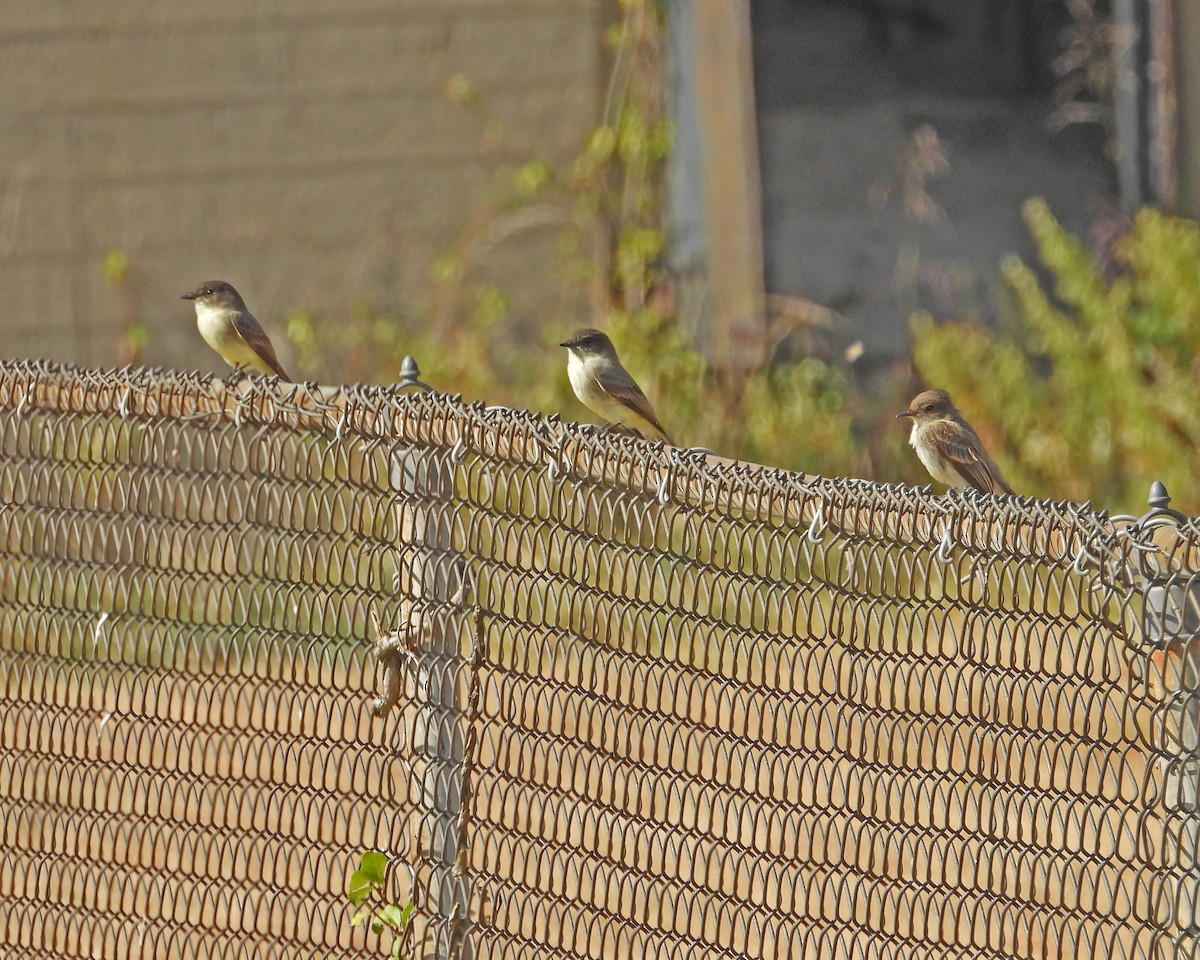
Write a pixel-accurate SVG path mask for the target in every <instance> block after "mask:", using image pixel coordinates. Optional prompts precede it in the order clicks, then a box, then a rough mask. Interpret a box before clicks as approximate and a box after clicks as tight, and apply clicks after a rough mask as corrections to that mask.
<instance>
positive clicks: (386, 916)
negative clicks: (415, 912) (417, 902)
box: [376, 903, 408, 930]
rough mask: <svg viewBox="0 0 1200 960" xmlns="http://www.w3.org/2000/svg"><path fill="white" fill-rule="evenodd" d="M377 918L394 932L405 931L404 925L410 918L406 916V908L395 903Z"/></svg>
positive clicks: (389, 905) (385, 908) (381, 911)
mask: <svg viewBox="0 0 1200 960" xmlns="http://www.w3.org/2000/svg"><path fill="white" fill-rule="evenodd" d="M376 916H377V917H379V919H380V920H382V921H383V922H384V923H386V924H387V925H388V926H389V927H391V928H392V929H393V930H403V929H404V925H405V924H406V923H408V918H407V917H406V916H405V915H404V908H402V907H400V906H398V905H397V904H394V903H389V904H388V905H387V906H386V907H384V908H383V909H382V910H380V911H379V913H377V914H376Z"/></svg>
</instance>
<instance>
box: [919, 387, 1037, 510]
mask: <svg viewBox="0 0 1200 960" xmlns="http://www.w3.org/2000/svg"><path fill="white" fill-rule="evenodd" d="M896 416H897V417H911V418H912V422H913V427H912V433H911V434H910V435H909V438H908V442H909V443H910V444H912V448H913V449H914V450H916V451H917V456H918V457H920V458H921V462H922V463H923V464H925V469H926V470H928V471H929V472H930V474H931V475H932V476H933V479H934V480H937V481H938V482H939V483H944V484H947V485H948V486H951V487H974V488H975V489H976V490H978V491H980V492H981V493H1013V492H1014V491H1013V488H1012V487H1010V486H1009V485H1008V481H1007V480H1005V479H1004V474H1002V473H1001V472H1000V468H999V467H998V466H996V461H995V460H993V459H992V458H991V457H989V456H988V454H987V451H986V450H984V449H983V441H982V440H980V439H979V434H977V433H976V432H975V431H974V430H973V429H972V428H971V425H970V424H969V423H967V421H966V420H964V419H963V417H962V414H961V413H959V412H958V410H957V409H956V408H955V406H954V403H953V401H952V400H951V399H950V394H948V393H947V392H946V391H945V390H926V391H925V392H924V393H919V394H917V396H916V397H914V398H913V402H912V403H910V404H909V405H908V409H907V410H904V411H901V412H900V413H898V414H896Z"/></svg>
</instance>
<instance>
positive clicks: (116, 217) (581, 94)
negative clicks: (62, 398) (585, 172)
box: [0, 0, 604, 381]
mask: <svg viewBox="0 0 1200 960" xmlns="http://www.w3.org/2000/svg"><path fill="white" fill-rule="evenodd" d="M602 6H603V3H602V0H337V2H336V3H330V2H328V0H205V2H204V3H196V2H194V0H193V2H185V0H105V2H103V3H98V2H89V0H5V2H4V3H3V5H0V90H2V91H3V92H4V95H3V97H0V303H2V304H3V309H2V310H0V331H3V338H2V344H3V345H2V346H0V352H2V354H3V355H5V356H45V357H54V358H56V359H62V360H66V361H72V362H79V363H101V364H111V363H114V362H116V360H117V347H116V344H117V339H116V336H115V333H114V331H115V330H116V329H117V325H118V322H119V318H120V316H121V315H122V311H123V310H124V311H125V312H132V314H133V315H134V316H136V317H137V318H138V319H139V320H140V321H141V322H143V323H144V324H145V325H146V326H147V328H148V331H149V334H150V338H151V339H150V345H149V347H148V348H147V350H146V354H145V362H149V363H156V364H163V365H167V366H173V367H188V368H192V367H199V368H201V369H214V370H220V369H222V365H221V363H220V361H219V360H218V359H217V358H216V357H215V356H214V355H212V354H210V353H209V352H208V351H207V349H206V348H205V347H204V346H203V344H202V343H201V342H200V340H199V338H198V336H197V334H196V333H195V328H194V323H193V319H192V313H191V307H190V305H189V304H188V303H186V302H185V301H182V300H180V299H179V294H181V293H183V292H184V291H186V290H188V289H190V288H191V287H193V286H195V284H196V283H198V282H199V281H201V280H205V279H210V278H222V279H226V280H229V281H230V282H232V283H233V284H234V285H235V286H236V287H238V289H239V290H241V291H242V293H243V294H244V295H245V297H246V299H247V301H248V303H249V305H250V308H251V309H252V310H253V311H254V312H255V314H256V315H257V316H258V317H259V319H260V320H261V321H263V322H264V323H265V324H266V325H267V326H268V329H271V330H273V331H274V332H276V333H277V337H276V339H277V340H278V339H279V334H280V333H281V327H282V323H283V318H284V314H285V312H286V310H287V309H288V308H291V307H302V308H306V309H312V310H316V311H329V312H331V313H332V314H334V315H336V313H337V311H339V310H344V309H345V308H346V307H347V305H348V304H351V303H354V302H364V301H365V302H369V303H372V304H377V305H380V306H382V307H384V308H391V309H397V310H399V311H400V312H402V313H409V312H411V311H409V309H408V307H409V305H411V304H412V302H413V301H414V298H417V297H419V296H420V295H421V289H422V286H423V284H424V282H425V278H426V276H427V275H428V269H429V266H430V264H431V263H432V261H433V259H434V258H435V257H437V256H438V255H440V254H441V253H443V252H445V250H446V249H447V248H448V247H449V246H450V245H451V244H452V243H453V242H454V240H455V238H456V237H458V236H459V234H460V231H461V230H462V228H463V226H464V224H465V223H467V221H468V220H469V218H470V217H471V215H472V213H474V212H475V211H477V210H478V209H479V207H480V204H481V203H483V202H484V201H485V200H486V198H487V197H488V196H489V195H491V193H492V192H493V189H494V185H495V184H496V183H497V178H498V177H499V176H500V175H501V171H503V170H505V169H511V168H512V167H513V166H515V165H516V164H518V163H521V162H524V161H525V160H527V159H531V158H533V157H547V158H552V159H565V158H568V157H570V156H571V155H572V154H573V153H574V151H575V150H576V149H577V148H578V147H579V145H580V144H581V143H582V142H583V138H584V137H585V136H586V133H587V131H588V130H589V129H591V127H592V126H594V124H595V122H596V116H597V111H598V109H599V104H600V100H601V97H602V95H603V79H604V78H603V76H602V72H603V69H602V64H601V62H600V61H601V49H602V47H601V31H602V29H603V25H602V13H603V11H602V9H601V8H602ZM457 74H462V75H464V76H466V77H467V78H469V79H470V80H471V81H472V82H473V83H474V84H475V85H476V86H477V87H478V89H479V90H480V91H481V93H482V95H483V105H482V107H481V108H479V109H471V108H469V107H466V106H463V105H461V104H457V103H454V102H452V101H451V99H450V98H449V97H448V96H447V94H446V82H447V80H448V79H449V78H450V77H452V76H454V75H457ZM522 242H526V241H516V243H517V244H518V245H517V246H516V247H515V248H510V249H508V250H506V251H505V253H504V256H505V270H506V273H507V275H508V277H509V279H510V280H511V281H513V282H514V283H517V282H518V281H522V279H523V274H522V272H523V271H527V273H528V277H527V282H525V283H524V284H523V286H524V287H525V295H524V299H523V300H522V301H520V302H518V303H517V305H516V309H518V310H525V311H529V312H536V311H538V310H541V309H547V308H548V307H549V305H550V304H557V302H558V301H557V299H556V298H555V297H554V296H553V294H552V292H551V291H550V285H551V284H552V280H551V273H550V271H548V270H547V269H546V267H545V265H544V264H543V263H540V262H539V261H541V260H543V259H544V257H543V251H544V248H545V246H546V243H545V238H538V237H536V236H534V237H531V238H530V239H529V240H528V241H527V243H528V255H527V256H525V255H522V249H521V247H520V243H522ZM114 251H115V252H120V253H122V254H124V255H125V256H126V257H128V260H129V264H130V271H129V286H128V290H127V292H126V293H125V294H124V296H125V298H126V301H127V302H126V303H125V304H124V305H123V304H122V294H121V293H120V292H119V291H117V290H115V289H114V288H113V286H112V285H111V284H110V283H109V282H108V281H106V279H105V277H104V273H103V269H102V264H103V262H104V259H105V257H106V255H108V254H109V253H111V252H114ZM514 270H515V271H516V274H515V275H514V272H513V271H514ZM128 301H131V302H128ZM572 319H575V318H572ZM570 322H571V321H570V320H569V319H566V318H564V324H565V325H569V324H570ZM283 352H284V353H285V354H286V348H285V350H284V351H283ZM317 373H318V376H319V377H320V379H322V380H327V381H336V380H338V379H340V376H339V371H336V370H324V371H318V372H317Z"/></svg>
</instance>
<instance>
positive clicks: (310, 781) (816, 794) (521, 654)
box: [0, 363, 1200, 960]
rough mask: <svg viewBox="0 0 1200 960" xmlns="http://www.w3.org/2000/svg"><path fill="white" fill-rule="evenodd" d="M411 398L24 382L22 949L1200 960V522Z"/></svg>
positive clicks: (12, 455)
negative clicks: (402, 942)
mask: <svg viewBox="0 0 1200 960" xmlns="http://www.w3.org/2000/svg"><path fill="white" fill-rule="evenodd" d="M409 386H411V385H404V386H401V387H396V388H390V389H383V388H359V389H346V390H342V391H323V390H318V389H316V388H312V387H305V386H296V387H292V386H278V385H273V384H268V383H265V382H263V381H251V380H240V381H234V382H222V381H217V380H210V379H207V378H198V377H192V376H185V375H180V374H173V373H164V372H161V371H158V372H156V371H120V372H116V373H97V372H91V371H79V370H71V369H65V368H60V367H55V366H50V365H45V364H24V363H8V364H0V602H2V606H0V671H2V674H0V708H2V711H3V712H2V717H0V944H3V956H5V957H10V958H35V957H36V958H50V957H54V958H61V957H102V958H106V960H108V958H114V960H118V958H119V960H125V958H139V960H151V958H154V960H160V958H175V957H180V958H234V957H237V958H241V957H253V958H260V957H261V958H268V957H269V958H288V960H293V958H313V960H317V958H321V960H325V958H342V957H345V958H349V957H361V956H367V955H372V952H374V953H376V954H381V953H383V952H384V950H385V949H386V946H385V945H381V944H380V942H379V941H377V940H376V939H375V938H373V937H372V936H370V935H368V934H365V933H364V932H363V931H362V930H361V929H355V930H352V929H351V927H350V925H349V917H350V911H349V910H348V909H347V907H346V905H345V900H344V887H345V882H346V879H347V877H348V874H349V872H350V871H351V869H352V868H353V865H354V863H355V862H356V860H357V857H358V854H359V853H360V852H361V851H362V850H363V849H366V848H378V849H381V850H384V851H387V852H388V853H389V854H390V855H391V856H392V858H393V861H394V862H395V863H397V864H399V865H400V870H399V873H398V875H397V877H396V878H395V879H396V888H395V894H396V896H397V897H399V898H401V899H403V898H406V897H408V896H410V895H411V896H412V897H413V898H414V899H415V901H416V905H417V909H416V912H415V914H414V920H413V925H412V928H411V941H410V942H409V943H408V944H407V946H406V949H407V951H408V953H409V955H410V956H412V957H435V956H436V957H443V958H450V957H454V958H457V957H460V956H462V957H495V958H500V957H503V958H553V957H596V958H631V960H632V958H664V960H665V958H672V960H674V958H685V957H687V958H692V957H706V958H707V957H712V958H720V957H728V958H733V957H738V958H742V957H755V958H758V957H764V958H765V957H770V958H779V957H794V958H805V960H817V958H821V960H825V958H880V960H882V958H897V960H899V958H923V957H963V958H967V957H970V958H1002V957H1003V958H1010V957H1021V958H1026V957H1028V958H1050V957H1055V958H1059V957H1063V958H1075V957H1081V958H1082V957H1088V958H1092V957H1130V958H1141V957H1145V958H1179V957H1195V956H1197V955H1200V954H1198V952H1197V951H1198V947H1197V913H1198V908H1197V899H1196V897H1197V891H1198V890H1200V880H1198V876H1197V870H1198V868H1197V842H1198V841H1197V837H1198V830H1197V824H1198V822H1200V814H1198V813H1197V808H1196V798H1195V783H1196V777H1197V766H1196V764H1197V755H1198V750H1197V743H1196V716H1197V714H1198V713H1200V710H1198V709H1197V706H1196V703H1197V701H1196V694H1195V690H1196V674H1197V662H1198V653H1197V640H1196V637H1197V631H1198V624H1200V603H1198V602H1197V596H1198V595H1200V576H1198V575H1197V571H1198V570H1200V526H1198V525H1197V523H1196V522H1195V521H1192V520H1186V519H1185V518H1182V517H1180V516H1178V515H1176V514H1173V513H1172V512H1171V511H1170V510H1169V509H1168V507H1167V504H1166V502H1165V500H1164V499H1162V498H1161V497H1160V498H1159V499H1156V501H1155V507H1154V509H1152V510H1151V511H1150V513H1149V514H1148V515H1147V516H1146V517H1143V518H1141V519H1134V518H1107V517H1105V516H1104V515H1101V514H1097V513H1095V512H1093V511H1092V510H1091V509H1089V508H1085V507H1079V506H1077V505H1073V504H1065V503H1049V502H1045V501H1032V500H1026V499H1018V498H1003V499H992V498H979V497H974V496H962V495H951V496H933V495H931V494H929V493H928V492H922V491H918V490H914V489H911V488H905V487H895V486H882V485H878V484H872V483H865V482H859V481H846V480H827V479H820V478H806V477H803V476H800V475H797V474H791V473H786V472H783V471H776V470H769V469H765V468H760V467H755V466H750V465H746V464H738V463H731V462H727V461H720V460H718V459H716V458H714V457H710V456H706V455H705V454H703V453H701V452H696V451H682V450H673V449H663V448H658V447H654V446H651V445H647V444H642V443H635V442H633V441H630V440H626V439H623V438H620V437H612V436H610V437H597V436H594V435H593V434H591V433H589V432H587V431H585V430H583V429H580V428H578V427H575V426H568V425H564V424H561V423H558V422H555V421H553V420H545V419H542V418H539V417H536V416H533V415H531V414H527V413H519V412H516V411H512V410H506V409H499V408H484V407H482V406H480V405H466V404H463V403H461V402H458V401H456V400H453V399H450V398H447V397H444V396H440V395H434V394H429V393H424V392H421V391H419V390H414V389H409ZM376 656H377V657H378V659H379V664H378V665H377V664H376Z"/></svg>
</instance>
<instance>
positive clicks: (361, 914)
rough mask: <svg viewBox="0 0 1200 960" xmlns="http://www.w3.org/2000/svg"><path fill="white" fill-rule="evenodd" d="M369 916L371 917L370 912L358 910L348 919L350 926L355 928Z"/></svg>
mask: <svg viewBox="0 0 1200 960" xmlns="http://www.w3.org/2000/svg"><path fill="white" fill-rule="evenodd" d="M369 916H371V911H370V910H359V911H358V912H357V913H356V914H355V915H354V916H352V917H351V918H350V926H352V927H357V926H358V925H359V924H360V923H362V922H363V921H364V920H366V919H367V917H369Z"/></svg>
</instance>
